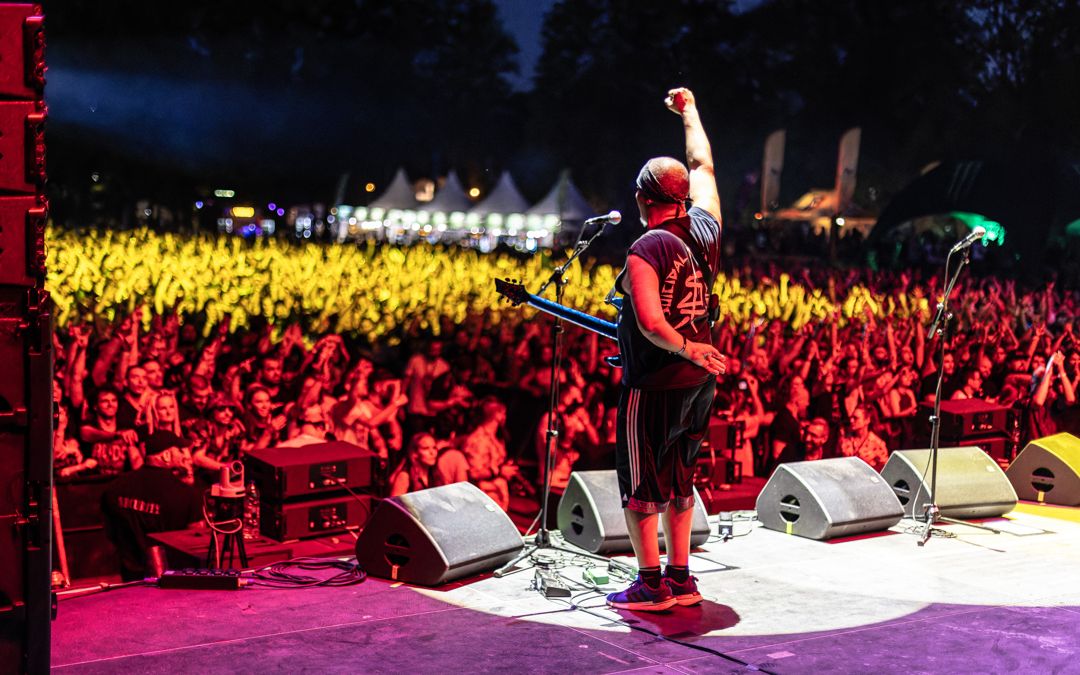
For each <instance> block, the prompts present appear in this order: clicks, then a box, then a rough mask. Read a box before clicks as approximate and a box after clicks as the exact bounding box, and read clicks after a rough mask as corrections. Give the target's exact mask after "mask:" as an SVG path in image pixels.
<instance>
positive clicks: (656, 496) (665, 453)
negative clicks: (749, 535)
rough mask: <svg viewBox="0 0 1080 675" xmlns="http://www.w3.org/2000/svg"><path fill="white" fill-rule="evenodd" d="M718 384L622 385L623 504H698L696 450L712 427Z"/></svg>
mask: <svg viewBox="0 0 1080 675" xmlns="http://www.w3.org/2000/svg"><path fill="white" fill-rule="evenodd" d="M715 394H716V383H715V381H714V380H713V379H712V378H710V379H709V380H708V381H707V382H705V383H704V384H700V385H698V386H696V387H691V388H689V389H668V390H644V389H632V388H630V387H623V388H622V392H621V394H620V396H619V417H618V421H617V422H616V435H615V469H616V473H618V475H619V494H620V495H621V496H622V505H623V508H627V509H630V510H631V511H639V512H641V513H662V512H663V511H666V510H667V507H668V503H669V502H671V501H674V502H675V509H676V510H678V511H684V510H686V509H688V508H690V507H691V506H693V505H694V469H695V468H696V466H695V462H696V460H697V454H698V449H699V448H700V447H701V442H702V441H703V440H704V439H705V434H706V433H707V432H708V430H709V415H710V411H711V409H712V402H713V396H714V395H715Z"/></svg>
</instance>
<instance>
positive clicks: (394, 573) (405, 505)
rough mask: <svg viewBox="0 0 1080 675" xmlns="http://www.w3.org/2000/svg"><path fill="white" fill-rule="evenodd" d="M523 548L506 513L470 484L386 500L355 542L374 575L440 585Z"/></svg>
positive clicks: (362, 563) (492, 564)
mask: <svg viewBox="0 0 1080 675" xmlns="http://www.w3.org/2000/svg"><path fill="white" fill-rule="evenodd" d="M523 546H524V542H523V541H522V539H521V534H520V533H519V532H518V529H517V527H516V526H515V525H514V523H513V521H511V520H510V517H509V516H507V515H506V513H504V512H503V510H502V509H500V508H499V505H498V504H496V503H495V502H494V501H492V499H491V497H488V496H487V495H486V494H484V493H483V492H482V491H481V490H480V489H479V488H477V487H476V486H475V485H473V484H471V483H454V484H453V485H443V486H440V487H435V488H429V489H427V490H419V491H417V492H410V493H409V494H405V495H401V496H400V497H390V498H389V499H384V500H383V501H382V502H381V503H380V504H379V506H378V507H377V508H376V509H375V512H374V513H373V514H372V515H371V519H370V520H368V524H367V526H366V527H364V530H363V532H361V533H360V538H359V539H357V541H356V560H357V562H358V563H360V566H361V567H362V568H363V569H364V571H365V572H367V573H368V574H371V575H372V576H376V577H382V578H384V579H393V580H396V581H405V582H408V583H414V584H420V585H422V586H438V585H440V584H444V583H447V582H449V581H453V580H455V579H460V578H461V577H466V576H469V575H472V574H478V573H480V572H486V571H488V570H492V569H495V568H496V567H500V566H501V565H503V564H505V563H507V562H510V560H512V559H513V558H514V556H516V555H517V554H518V553H519V552H520V551H521V549H522V547H523Z"/></svg>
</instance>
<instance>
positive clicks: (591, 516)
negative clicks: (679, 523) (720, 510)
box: [558, 470, 709, 554]
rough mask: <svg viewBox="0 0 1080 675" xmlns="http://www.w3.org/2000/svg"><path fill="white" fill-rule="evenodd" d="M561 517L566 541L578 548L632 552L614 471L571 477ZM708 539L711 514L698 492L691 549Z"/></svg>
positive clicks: (599, 551)
mask: <svg viewBox="0 0 1080 675" xmlns="http://www.w3.org/2000/svg"><path fill="white" fill-rule="evenodd" d="M558 514H559V515H558V524H559V530H560V531H561V532H562V535H563V538H565V539H566V541H568V542H570V543H571V544H574V545H575V546H580V547H581V548H583V549H585V550H586V551H589V552H591V553H601V554H609V553H626V552H629V551H632V550H633V546H632V545H631V544H630V532H629V530H627V528H626V518H625V516H624V515H623V508H622V499H621V498H620V496H619V479H618V477H617V475H616V473H615V471H614V470H608V471H575V472H573V473H572V474H570V482H569V483H568V484H567V485H566V491H565V492H563V496H562V499H560V500H559V509H558ZM708 538H709V521H708V514H707V513H706V512H705V504H704V502H702V501H701V495H699V494H698V493H697V490H696V489H695V490H694V520H693V525H692V526H691V532H690V546H691V547H694V546H701V545H702V544H704V543H705V541H706V540H707V539H708ZM660 545H661V546H663V545H664V532H663V527H661V528H660Z"/></svg>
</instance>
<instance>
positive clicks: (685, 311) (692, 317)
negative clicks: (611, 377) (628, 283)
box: [615, 207, 720, 389]
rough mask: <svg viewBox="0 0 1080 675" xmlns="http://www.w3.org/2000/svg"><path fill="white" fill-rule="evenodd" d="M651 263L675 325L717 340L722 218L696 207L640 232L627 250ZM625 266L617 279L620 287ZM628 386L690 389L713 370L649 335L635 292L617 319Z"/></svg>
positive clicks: (697, 337) (695, 337)
mask: <svg viewBox="0 0 1080 675" xmlns="http://www.w3.org/2000/svg"><path fill="white" fill-rule="evenodd" d="M626 255H627V259H629V257H630V256H632V255H636V256H638V257H640V258H641V259H642V260H644V261H645V262H647V263H649V265H650V266H652V268H653V269H654V270H656V276H657V277H658V278H659V280H660V305H661V307H662V308H663V311H664V316H665V318H666V319H667V321H668V323H670V324H671V325H672V326H673V327H674V328H675V330H677V331H678V332H679V333H680V334H681V335H683V336H685V337H686V339H687V340H690V341H693V342H706V343H711V342H712V335H711V331H710V330H709V294H710V293H711V292H712V282H713V279H714V278H715V274H716V269H717V267H718V266H719V261H720V223H719V222H718V221H717V220H716V218H714V217H713V216H712V215H711V214H710V213H709V212H707V211H704V210H702V209H699V208H697V207H691V208H690V210H689V212H688V213H687V216H686V217H684V218H678V219H675V220H672V221H668V222H667V223H664V224H663V225H661V226H660V227H657V228H656V229H653V230H650V231H648V232H646V233H645V234H643V235H641V236H640V237H639V238H638V240H637V241H635V242H634V243H633V244H632V245H631V246H630V250H629V251H628V252H627V254H626ZM624 274H625V270H624V272H623V273H622V274H620V275H619V278H618V280H616V282H615V283H616V286H617V287H618V288H620V289H621V283H622V278H623V275H624ZM618 336H619V352H620V354H621V357H622V367H623V377H622V383H623V385H625V386H628V387H633V388H635V389H685V388H689V387H694V386H697V385H699V384H702V383H703V382H705V381H707V380H708V379H709V373H708V371H706V370H704V369H703V368H699V367H698V366H696V365H694V364H693V363H691V362H690V361H688V360H686V359H685V358H683V357H682V356H681V355H675V354H671V353H669V352H667V351H665V350H663V349H660V348H659V347H657V346H656V345H654V344H653V343H652V342H650V341H649V340H648V338H646V337H645V336H644V335H643V334H642V332H641V329H640V328H639V327H638V322H637V314H636V313H635V311H634V303H633V299H632V298H631V296H630V294H629V293H627V294H626V295H625V296H624V298H623V305H622V309H621V310H620V312H619V324H618Z"/></svg>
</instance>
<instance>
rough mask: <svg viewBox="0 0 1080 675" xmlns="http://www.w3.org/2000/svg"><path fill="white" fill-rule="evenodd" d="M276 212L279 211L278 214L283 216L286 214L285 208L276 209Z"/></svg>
mask: <svg viewBox="0 0 1080 675" xmlns="http://www.w3.org/2000/svg"><path fill="white" fill-rule="evenodd" d="M276 213H277V214H278V215H279V216H283V215H285V209H278V210H277V211H276Z"/></svg>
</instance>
